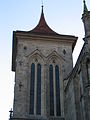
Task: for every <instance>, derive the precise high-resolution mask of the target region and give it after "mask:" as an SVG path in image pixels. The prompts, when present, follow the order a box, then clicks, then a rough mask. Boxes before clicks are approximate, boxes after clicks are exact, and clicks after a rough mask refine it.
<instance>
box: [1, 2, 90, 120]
mask: <svg viewBox="0 0 90 120" xmlns="http://www.w3.org/2000/svg"><path fill="white" fill-rule="evenodd" d="M43 3H44V15H45V19H46V21H47V23H48V25H49V26H50V27H51V28H52V29H53V30H54V31H56V32H57V33H60V34H68V35H75V36H78V42H77V45H76V47H75V51H74V63H75V61H76V59H77V56H78V54H79V51H80V49H81V47H82V44H83V41H82V38H83V37H84V29H83V23H82V20H81V17H82V12H83V0H43ZM86 4H87V6H88V9H89V10H90V0H87V1H86ZM41 5H42V2H41V0H2V1H0V57H1V59H0V61H1V62H0V68H1V69H0V119H1V120H8V118H9V112H8V111H9V110H10V108H11V107H13V92H14V72H12V71H11V62H12V33H13V31H15V30H22V31H29V30H31V29H33V28H34V27H35V26H36V25H37V23H38V21H39V18H40V14H41Z"/></svg>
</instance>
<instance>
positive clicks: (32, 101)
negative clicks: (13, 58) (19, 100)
mask: <svg viewBox="0 0 90 120" xmlns="http://www.w3.org/2000/svg"><path fill="white" fill-rule="evenodd" d="M34 84H35V64H34V63H32V64H31V78H30V111H29V113H30V114H34Z"/></svg>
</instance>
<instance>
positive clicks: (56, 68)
mask: <svg viewBox="0 0 90 120" xmlns="http://www.w3.org/2000/svg"><path fill="white" fill-rule="evenodd" d="M55 76H56V114H57V116H61V109H60V108H61V107H60V81H59V67H58V66H57V65H56V66H55Z"/></svg>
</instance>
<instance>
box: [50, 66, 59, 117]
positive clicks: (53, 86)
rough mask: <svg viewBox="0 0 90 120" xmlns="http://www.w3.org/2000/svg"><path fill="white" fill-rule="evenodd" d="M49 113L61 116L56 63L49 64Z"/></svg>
mask: <svg viewBox="0 0 90 120" xmlns="http://www.w3.org/2000/svg"><path fill="white" fill-rule="evenodd" d="M49 83H50V115H51V116H61V105H60V81H59V67H58V65H56V66H55V65H49Z"/></svg>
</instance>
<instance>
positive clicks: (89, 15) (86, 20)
mask: <svg viewBox="0 0 90 120" xmlns="http://www.w3.org/2000/svg"><path fill="white" fill-rule="evenodd" d="M82 21H83V24H84V30H85V37H87V38H88V39H89V40H90V11H88V9H87V6H86V2H85V0H84V10H83V15H82Z"/></svg>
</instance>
